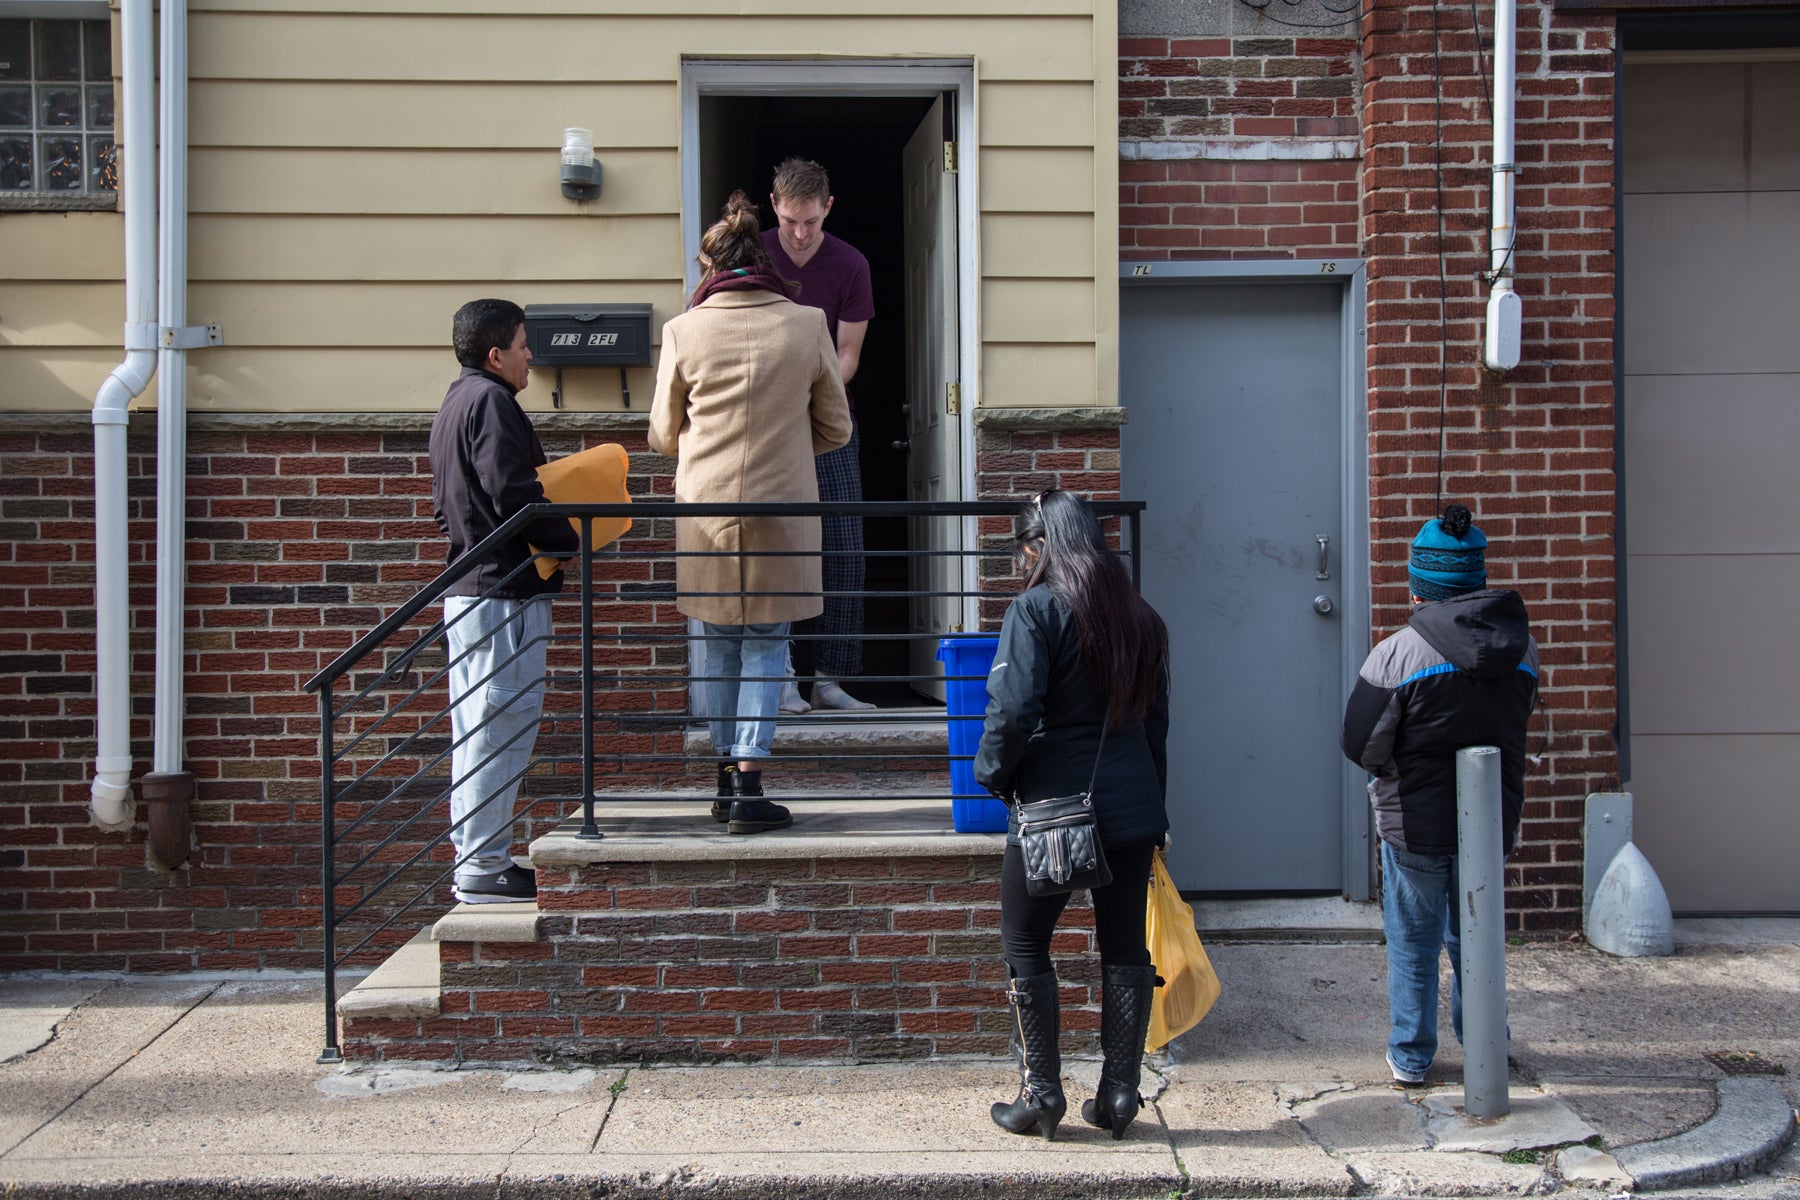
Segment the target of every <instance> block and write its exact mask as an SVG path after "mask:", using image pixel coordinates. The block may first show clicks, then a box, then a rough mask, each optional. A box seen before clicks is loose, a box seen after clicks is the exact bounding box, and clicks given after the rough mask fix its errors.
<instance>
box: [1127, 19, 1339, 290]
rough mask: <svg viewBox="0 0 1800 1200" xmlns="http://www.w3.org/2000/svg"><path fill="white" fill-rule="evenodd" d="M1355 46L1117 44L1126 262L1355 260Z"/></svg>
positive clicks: (1329, 40) (1200, 41)
mask: <svg viewBox="0 0 1800 1200" xmlns="http://www.w3.org/2000/svg"><path fill="white" fill-rule="evenodd" d="M1357 68H1358V59H1357V43H1356V39H1354V38H1351V37H1240V38H1235V39H1233V38H1226V37H1217V38H1149V37H1126V38H1121V39H1120V42H1119V140H1120V145H1121V148H1122V150H1123V152H1124V159H1125V161H1123V162H1121V163H1120V164H1119V206H1120V207H1119V255H1120V257H1121V258H1127V259H1231V258H1341V257H1354V256H1355V255H1356V254H1357V246H1358V238H1357V220H1358V215H1359V214H1358V208H1357V176H1358V171H1357V163H1356V160H1355V157H1354V149H1353V148H1352V147H1353V145H1354V139H1355V137H1356V135H1357V129H1358V122H1357V91H1358V79H1357Z"/></svg>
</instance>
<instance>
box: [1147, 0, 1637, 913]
mask: <svg viewBox="0 0 1800 1200" xmlns="http://www.w3.org/2000/svg"><path fill="white" fill-rule="evenodd" d="M1480 18H1481V20H1482V22H1483V27H1484V29H1485V30H1487V31H1488V32H1487V33H1486V34H1484V35H1482V37H1483V39H1484V40H1483V41H1481V42H1480V43H1479V44H1478V39H1477V35H1476V34H1475V32H1474V31H1473V30H1472V29H1471V26H1470V19H1471V18H1470V14H1469V12H1468V11H1467V10H1451V9H1436V8H1433V7H1432V6H1431V5H1428V4H1405V3H1403V4H1401V5H1399V6H1382V7H1379V8H1375V7H1371V8H1369V9H1368V11H1367V12H1366V14H1365V15H1364V17H1363V23H1362V28H1361V30H1360V37H1359V38H1343V39H1340V38H1336V37H1308V36H1306V35H1304V34H1302V35H1300V36H1295V37H1285V36H1270V37H1264V36H1261V35H1260V34H1259V35H1258V36H1254V37H1244V36H1233V37H1229V38H1228V37H1216V38H1205V37H1185V38H1177V37H1171V38H1156V37H1149V36H1144V34H1143V31H1142V30H1136V31H1134V32H1133V33H1131V34H1130V35H1128V36H1124V37H1122V38H1121V39H1120V48H1119V58H1120V121H1119V131H1120V142H1121V147H1122V154H1121V157H1122V161H1121V164H1120V180H1121V186H1120V193H1121V194H1120V206H1121V207H1120V215H1121V224H1122V231H1121V235H1120V256H1121V258H1124V259H1136V260H1160V259H1227V258H1231V259H1283V258H1306V257H1324V256H1340V255H1341V256H1354V257H1359V258H1362V259H1363V260H1364V262H1365V264H1366V272H1367V273H1366V279H1367V286H1368V310H1367V327H1366V328H1367V334H1366V340H1367V385H1368V400H1367V404H1368V429H1369V442H1368V455H1369V458H1368V462H1369V482H1370V497H1369V502H1370V515H1371V522H1370V555H1371V560H1372V563H1373V570H1372V582H1373V602H1374V610H1373V614H1372V624H1373V627H1374V630H1375V634H1376V636H1377V637H1379V636H1382V635H1384V634H1386V633H1388V632H1391V631H1392V630H1394V629H1395V628H1397V627H1399V625H1400V624H1402V623H1403V622H1404V620H1405V616H1406V604H1407V592H1406V585H1405V581H1406V559H1407V547H1408V544H1409V543H1410V541H1411V539H1412V536H1413V534H1414V533H1416V532H1417V530H1418V527H1419V525H1420V524H1421V523H1422V522H1423V521H1425V520H1426V519H1427V518H1429V517H1432V516H1435V515H1437V513H1438V512H1439V511H1441V506H1442V504H1443V503H1446V502H1448V501H1450V500H1463V501H1465V502H1467V503H1468V504H1469V505H1470V506H1471V507H1472V508H1473V509H1475V511H1476V513H1477V516H1478V520H1479V521H1480V524H1481V525H1482V527H1483V528H1484V529H1485V530H1486V532H1487V534H1488V536H1489V538H1490V540H1491V541H1492V543H1493V544H1494V549H1493V550H1492V551H1490V554H1489V559H1488V562H1489V571H1490V576H1491V578H1492V579H1493V581H1494V582H1495V583H1496V584H1500V585H1504V586H1510V587H1516V588H1517V589H1518V590H1519V591H1520V592H1521V593H1522V595H1523V596H1524V598H1525V600H1526V603H1527V604H1528V606H1529V607H1530V610H1531V614H1532V619H1533V624H1534V628H1535V630H1536V632H1537V634H1538V637H1539V638H1540V640H1541V642H1542V643H1543V658H1544V663H1545V665H1546V673H1545V680H1544V682H1545V687H1544V696H1545V700H1546V703H1547V705H1548V708H1549V710H1550V713H1551V718H1552V723H1553V726H1554V732H1555V738H1554V742H1553V743H1552V745H1551V747H1550V751H1551V752H1550V754H1549V755H1548V756H1547V758H1546V760H1545V763H1544V765H1542V766H1541V767H1539V768H1537V769H1534V770H1533V772H1532V773H1531V776H1530V782H1529V796H1528V802H1527V806H1526V811H1525V823H1524V827H1523V829H1522V831H1521V837H1520V845H1519V848H1518V850H1517V851H1516V852H1515V854H1514V855H1513V858H1512V860H1511V866H1510V868H1509V875H1508V883H1509V898H1508V907H1509V920H1510V921H1511V923H1512V924H1513V925H1514V927H1515V928H1520V929H1524V930H1550V929H1566V928H1571V927H1575V926H1578V925H1579V923H1580V919H1581V915H1580V912H1581V890H1582V880H1581V846H1582V832H1581V816H1582V813H1581V808H1582V803H1583V799H1584V797H1585V796H1586V795H1587V794H1588V793H1589V792H1592V791H1597V790H1603V789H1606V788H1610V787H1616V786H1617V784H1618V779H1617V774H1618V765H1617V745H1616V740H1615V733H1616V722H1617V693H1616V686H1617V681H1616V679H1615V675H1614V626H1613V622H1614V609H1615V598H1616V580H1615V566H1614V562H1615V560H1614V554H1615V547H1614V542H1613V534H1614V519H1615V506H1616V495H1617V493H1616V485H1615V478H1614V454H1615V446H1614V388H1613V347H1614V342H1613V337H1614V327H1613V318H1614V300H1613V296H1614V285H1615V264H1614V244H1613V226H1614V222H1613V136H1614V134H1613V120H1614V109H1613V99H1614V97H1613V69H1614V67H1613V47H1614V29H1613V19H1612V17H1611V16H1610V15H1601V16H1595V15H1584V14H1569V13H1563V12H1558V11H1556V10H1554V9H1553V8H1552V7H1550V5H1548V4H1527V5H1525V6H1523V7H1522V8H1521V10H1520V13H1519V39H1518V80H1519V92H1518V108H1517V111H1518V128H1517V138H1516V140H1517V153H1516V158H1517V161H1518V164H1519V167H1520V173H1519V175H1518V177H1517V187H1518V191H1517V214H1518V215H1517V227H1518V229H1519V231H1520V232H1519V234H1518V237H1517V243H1516V251H1515V262H1514V264H1513V266H1514V270H1515V272H1516V277H1517V287H1518V290H1519V293H1520V295H1521V297H1522V299H1523V302H1524V311H1525V325H1524V352H1523V361H1522V363H1521V365H1520V366H1519V367H1518V368H1517V369H1516V370H1514V371H1513V372H1511V373H1510V374H1509V375H1508V376H1507V377H1505V378H1501V377H1498V376H1496V375H1494V374H1493V373H1490V372H1488V371H1486V370H1485V369H1484V368H1483V367H1482V365H1481V351H1482V335H1483V327H1484V312H1485V303H1486V296H1487V287H1486V284H1485V283H1484V282H1483V281H1482V280H1481V279H1480V278H1479V274H1480V273H1481V272H1483V271H1485V270H1486V269H1487V268H1488V257H1487V249H1486V248H1487V231H1488V226H1489V217H1488V213H1487V203H1488V190H1489V178H1490V166H1491V163H1490V148H1491V137H1492V129H1491V126H1490V124H1489V102H1488V100H1487V95H1486V91H1485V89H1484V77H1485V82H1486V84H1487V85H1488V86H1491V82H1492V67H1491V49H1492V47H1491V30H1492V9H1491V7H1485V6H1484V7H1481V9H1480ZM1270 29H1271V31H1272V32H1273V33H1286V32H1289V31H1284V30H1281V29H1280V28H1279V27H1278V26H1274V25H1272V24H1271V25H1270ZM1478 50H1479V52H1480V57H1479V59H1478V57H1477V52H1478ZM1440 78H1441V86H1440V83H1439V82H1438V80H1439V79H1440ZM1440 126H1441V132H1440ZM1342 137H1349V138H1353V139H1357V148H1356V151H1355V152H1354V157H1351V156H1344V157H1340V158H1334V157H1331V156H1332V155H1334V154H1337V153H1338V151H1339V149H1340V147H1338V146H1336V145H1335V144H1331V143H1330V141H1329V139H1333V138H1342ZM1440 147H1441V149H1440ZM1440 166H1441V172H1440ZM1440 214H1441V220H1442V229H1441V232H1440V226H1439V222H1440ZM1440 252H1441V255H1442V258H1441V260H1440ZM1440 273H1441V275H1442V278H1443V280H1444V284H1443V286H1442V287H1441V288H1440V283H1439V278H1440ZM1440 295H1441V297H1442V301H1443V304H1442V308H1441V309H1440V304H1439V301H1440ZM1440 356H1441V357H1440ZM1440 363H1441V367H1440ZM1440 413H1441V416H1440ZM1440 421H1441V422H1442V428H1443V435H1442V436H1443V441H1444V447H1445V452H1444V455H1443V459H1442V463H1441V469H1442V483H1441V495H1440V483H1439V472H1440V459H1439V437H1440V432H1439V431H1440ZM1537 741H1538V738H1537V737H1536V736H1534V738H1533V742H1534V748H1535V744H1536V742H1537Z"/></svg>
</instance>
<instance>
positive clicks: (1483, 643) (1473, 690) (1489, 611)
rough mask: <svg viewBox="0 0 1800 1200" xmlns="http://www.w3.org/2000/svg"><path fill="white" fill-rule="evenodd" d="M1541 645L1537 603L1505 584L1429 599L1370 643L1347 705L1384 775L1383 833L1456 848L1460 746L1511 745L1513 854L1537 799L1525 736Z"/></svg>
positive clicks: (1388, 838) (1508, 821) (1349, 722)
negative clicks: (1530, 786) (1534, 632)
mask: <svg viewBox="0 0 1800 1200" xmlns="http://www.w3.org/2000/svg"><path fill="white" fill-rule="evenodd" d="M1537 685H1538V648H1537V642H1536V641H1534V640H1533V639H1532V636H1531V632H1530V630H1529V629H1528V628H1527V627H1526V617H1525V602H1524V601H1523V600H1521V599H1519V594H1518V593H1517V592H1512V591H1507V590H1505V589H1502V588H1488V589H1484V590H1482V591H1476V592H1466V593H1464V594H1462V595H1460V596H1452V597H1451V598H1450V599H1448V600H1438V601H1434V602H1431V603H1428V604H1421V605H1419V607H1418V608H1417V609H1415V610H1414V611H1413V615H1412V619H1411V620H1409V621H1408V622H1407V626H1406V628H1405V629H1402V630H1400V632H1398V633H1396V634H1394V635H1393V636H1391V637H1388V638H1386V639H1384V640H1383V641H1382V642H1381V643H1380V644H1379V645H1377V646H1376V647H1375V649H1374V650H1372V651H1370V653H1369V658H1368V661H1366V662H1365V663H1363V667H1362V671H1361V673H1360V674H1359V676H1358V678H1357V681H1356V688H1355V690H1354V691H1352V692H1351V693H1350V702H1349V704H1348V705H1347V706H1346V708H1345V711H1344V731H1343V738H1342V745H1343V748H1344V753H1345V754H1346V755H1348V756H1349V758H1350V761H1351V762H1354V763H1357V764H1359V765H1361V766H1362V767H1363V768H1365V769H1366V770H1368V771H1369V772H1370V773H1371V774H1372V775H1373V776H1374V778H1372V779H1371V780H1370V781H1369V797H1370V799H1371V800H1372V801H1373V802H1374V806H1375V824H1376V828H1377V830H1378V831H1379V832H1380V834H1381V838H1382V840H1383V841H1385V842H1387V843H1388V844H1389V845H1392V846H1394V847H1396V848H1398V849H1401V850H1407V851H1411V852H1412V853H1414V854H1455V853H1456V752H1457V751H1458V750H1462V749H1465V748H1467V747H1469V746H1497V747H1499V749H1500V803H1501V832H1502V834H1503V836H1504V837H1505V839H1506V849H1507V852H1508V853H1511V851H1512V846H1513V839H1514V838H1515V837H1516V836H1517V834H1518V831H1519V814H1520V812H1521V811H1522V810H1523V809H1524V806H1525V736H1526V725H1527V723H1528V722H1529V721H1530V719H1531V710H1532V706H1533V705H1534V704H1535V703H1536V701H1537Z"/></svg>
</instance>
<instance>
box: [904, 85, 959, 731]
mask: <svg viewBox="0 0 1800 1200" xmlns="http://www.w3.org/2000/svg"><path fill="white" fill-rule="evenodd" d="M944 146H945V138H944V100H943V97H941V96H940V97H939V98H938V99H937V100H936V101H935V102H934V103H933V104H932V106H931V111H929V112H927V113H926V114H925V119H924V120H923V121H921V122H919V128H918V130H917V131H916V132H915V133H914V134H913V136H912V138H911V139H910V140H908V142H907V143H906V151H905V155H904V163H903V167H902V170H903V173H904V176H903V177H904V180H905V204H904V217H905V221H904V226H905V250H904V255H905V263H906V337H907V372H906V387H907V397H906V406H907V407H906V433H907V458H906V494H907V498H908V499H909V500H915V501H918V500H951V499H956V498H957V496H958V493H959V490H960V489H959V488H958V481H959V480H960V479H961V476H962V464H961V456H960V453H959V450H960V447H961V444H962V430H961V420H960V417H959V416H958V414H957V413H954V412H952V411H951V407H950V406H951V403H952V396H953V395H954V393H955V389H956V388H957V387H958V386H959V385H960V379H961V376H960V369H959V365H958V364H959V355H958V346H957V337H956V330H957V306H956V287H957V277H956V266H957V243H956V176H955V174H953V173H952V172H950V171H949V170H947V169H946V167H947V163H946V162H945V151H944ZM908 543H909V545H910V546H911V547H912V551H913V557H912V559H911V568H910V571H909V578H910V587H911V590H912V591H914V592H930V593H935V594H933V595H929V596H915V597H914V598H913V600H912V604H911V627H912V632H913V633H914V634H916V635H918V636H917V637H916V638H915V639H914V641H913V643H912V663H911V673H912V675H913V676H915V677H923V678H927V679H929V678H931V677H933V676H935V675H937V674H938V665H937V661H936V654H937V639H938V638H939V637H941V636H943V635H944V634H946V633H951V632H955V631H956V630H958V629H959V628H960V626H961V621H962V601H961V598H960V597H958V596H956V595H954V594H950V593H955V592H956V591H958V590H959V589H960V587H961V583H962V578H963V572H962V561H961V559H960V558H959V557H958V556H957V552H958V551H960V550H961V549H962V521H961V519H960V518H957V517H915V518H913V520H912V527H911V530H910V536H909V538H908ZM922 690H929V691H930V692H931V693H932V694H934V695H935V696H936V697H937V698H938V699H940V700H941V699H943V691H944V687H943V683H942V682H941V680H939V681H936V682H934V683H931V684H925V685H922Z"/></svg>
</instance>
